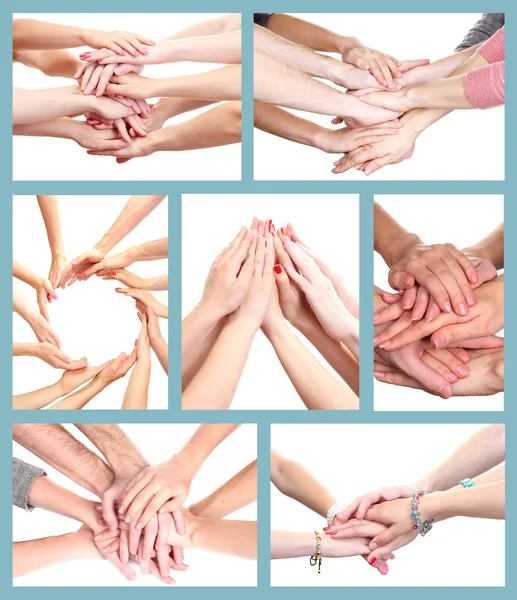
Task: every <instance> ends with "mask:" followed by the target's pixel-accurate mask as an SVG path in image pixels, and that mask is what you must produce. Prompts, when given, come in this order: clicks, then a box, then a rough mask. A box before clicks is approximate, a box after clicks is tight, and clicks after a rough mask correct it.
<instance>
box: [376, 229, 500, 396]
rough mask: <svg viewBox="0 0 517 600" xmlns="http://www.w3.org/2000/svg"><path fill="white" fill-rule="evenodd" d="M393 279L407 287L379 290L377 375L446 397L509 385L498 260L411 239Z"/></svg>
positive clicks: (488, 391)
mask: <svg viewBox="0 0 517 600" xmlns="http://www.w3.org/2000/svg"><path fill="white" fill-rule="evenodd" d="M389 283H390V285H391V286H392V287H393V288H395V289H398V290H401V291H399V292H398V293H396V294H389V293H386V292H382V290H379V289H378V288H376V289H375V292H374V296H375V298H374V306H375V315H374V326H375V338H374V347H375V370H374V375H375V377H376V379H378V380H379V381H384V382H386V383H392V384H395V385H405V386H408V387H414V388H419V389H425V390H426V391H429V392H431V393H434V394H438V395H440V396H441V397H443V398H449V397H450V396H451V395H486V394H494V393H496V392H497V391H501V390H502V383H503V381H502V379H503V352H504V350H503V346H504V340H503V339H502V338H499V337H497V336H495V334H496V333H497V332H499V331H500V330H501V329H503V327H504V275H499V276H497V270H496V268H495V267H494V265H493V264H492V263H490V262H489V261H488V260H485V259H483V258H481V257H478V256H475V255H474V254H472V253H471V252H470V251H469V250H465V251H463V252H461V251H459V250H458V249H457V248H455V247H454V246H453V245H452V244H437V245H432V246H427V245H425V244H423V243H422V242H421V241H420V240H412V241H411V242H410V243H409V244H408V245H407V247H406V248H405V249H403V251H402V252H401V254H400V259H399V260H398V261H397V262H396V263H395V264H393V265H392V266H391V269H390V273H389ZM466 350H469V352H467V351H466ZM467 365H468V366H467Z"/></svg>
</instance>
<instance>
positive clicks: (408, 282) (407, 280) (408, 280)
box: [402, 275, 413, 285]
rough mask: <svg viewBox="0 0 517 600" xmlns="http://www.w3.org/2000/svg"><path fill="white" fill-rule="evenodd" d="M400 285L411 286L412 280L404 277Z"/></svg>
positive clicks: (406, 276)
mask: <svg viewBox="0 0 517 600" xmlns="http://www.w3.org/2000/svg"><path fill="white" fill-rule="evenodd" d="M402 283H403V284H404V285H411V284H412V283H413V279H412V278H411V277H410V276H409V275H404V276H403V277H402Z"/></svg>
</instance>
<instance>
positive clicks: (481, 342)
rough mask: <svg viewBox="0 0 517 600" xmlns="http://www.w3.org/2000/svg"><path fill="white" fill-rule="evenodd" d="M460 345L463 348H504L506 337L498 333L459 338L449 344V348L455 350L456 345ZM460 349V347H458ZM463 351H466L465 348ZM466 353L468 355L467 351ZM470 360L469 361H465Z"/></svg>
mask: <svg viewBox="0 0 517 600" xmlns="http://www.w3.org/2000/svg"><path fill="white" fill-rule="evenodd" d="M455 345H459V346H461V348H469V349H477V348H504V338H503V337H499V336H497V335H485V336H482V337H477V338H470V339H468V340H459V341H458V342H454V343H453V344H449V346H448V349H449V350H451V352H454V346H455ZM458 351H460V349H458ZM463 352H465V351H464V350H463ZM465 354H466V355H467V356H468V354H467V352H465ZM464 362H468V361H464Z"/></svg>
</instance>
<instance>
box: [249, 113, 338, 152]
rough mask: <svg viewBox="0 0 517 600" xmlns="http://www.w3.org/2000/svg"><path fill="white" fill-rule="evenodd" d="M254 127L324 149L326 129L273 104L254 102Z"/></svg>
mask: <svg viewBox="0 0 517 600" xmlns="http://www.w3.org/2000/svg"><path fill="white" fill-rule="evenodd" d="M254 119H255V127H256V128H257V129H260V130H261V131H265V132H266V133H271V134H272V135H276V136H278V137H281V138H284V139H286V140H290V141H291V142H296V143H298V144H304V145H305V146H312V147H314V148H320V149H321V150H324V144H323V139H324V137H325V134H326V133H328V131H329V130H328V129H326V128H325V127H321V126H320V125H317V124H316V123H313V122H312V121H309V120H307V119H302V118H301V117H297V116H296V115H294V114H293V113H291V112H289V111H287V110H284V109H282V108H280V107H278V106H274V105H273V104H265V103H264V102H255V110H254Z"/></svg>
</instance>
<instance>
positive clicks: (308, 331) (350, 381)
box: [294, 319, 359, 396]
mask: <svg viewBox="0 0 517 600" xmlns="http://www.w3.org/2000/svg"><path fill="white" fill-rule="evenodd" d="M294 326H295V327H296V329H298V331H299V332H300V333H301V334H302V335H303V336H304V337H306V338H307V339H308V340H309V342H310V343H311V344H312V345H313V346H314V347H315V348H316V349H317V350H318V352H319V353H320V354H321V355H322V356H323V358H324V359H325V360H326V361H327V362H328V363H329V364H330V366H331V367H332V368H333V369H334V371H336V373H337V374H338V375H339V376H340V377H342V378H343V380H344V381H345V382H346V383H347V385H348V386H349V387H350V388H351V389H352V391H353V392H354V394H356V395H357V396H358V395H359V362H358V360H357V359H356V358H355V356H354V355H353V354H352V352H351V351H350V350H349V349H348V348H347V347H346V346H345V345H344V344H343V343H342V342H340V341H338V340H335V339H334V338H331V337H330V336H329V335H328V334H327V333H326V332H325V330H324V329H323V328H322V327H321V325H320V324H319V322H318V321H317V320H316V319H313V320H312V321H311V322H306V323H305V322H302V323H294Z"/></svg>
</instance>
